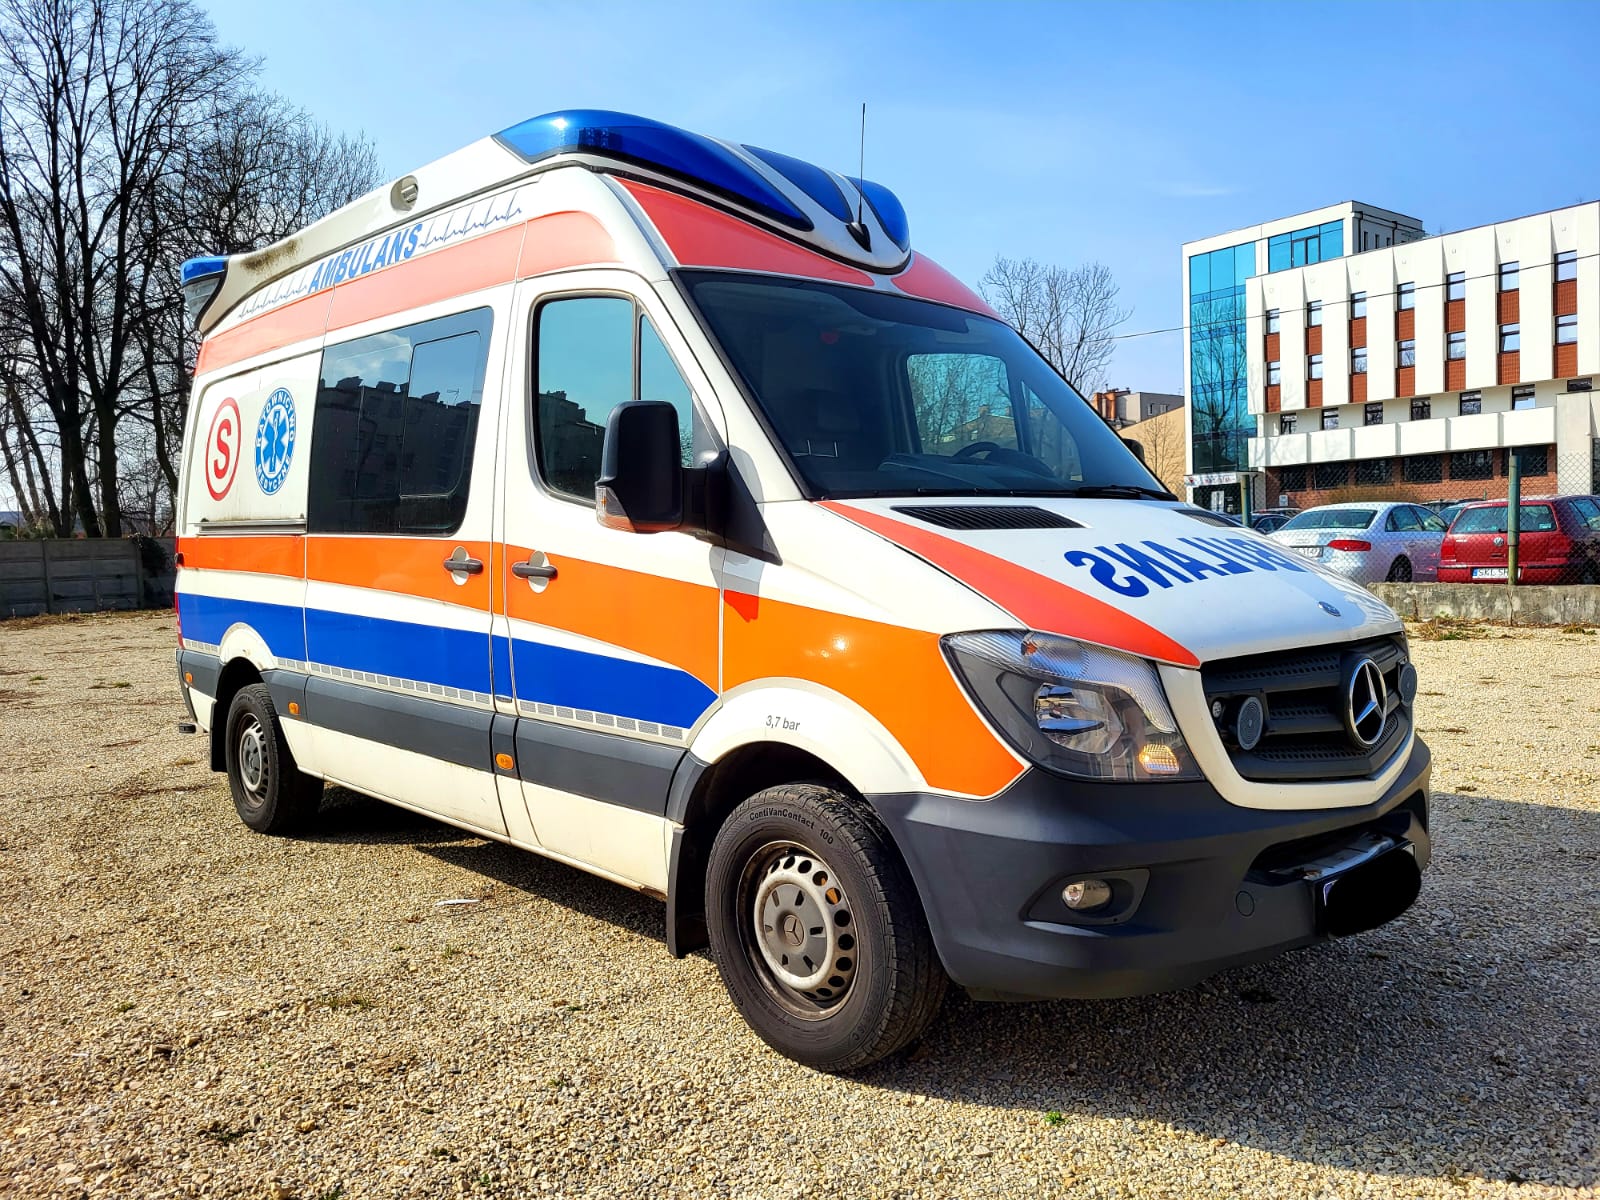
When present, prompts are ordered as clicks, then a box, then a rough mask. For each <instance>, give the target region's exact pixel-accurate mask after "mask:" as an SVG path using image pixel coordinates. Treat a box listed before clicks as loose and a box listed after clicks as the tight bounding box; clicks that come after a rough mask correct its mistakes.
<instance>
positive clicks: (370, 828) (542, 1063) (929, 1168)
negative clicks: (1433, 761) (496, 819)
mask: <svg viewBox="0 0 1600 1200" xmlns="http://www.w3.org/2000/svg"><path fill="white" fill-rule="evenodd" d="M1446 633H1447V635H1448V636H1449V637H1450V638H1451V640H1439V641H1415V642H1414V650H1415V653H1416V656H1417V659H1418V661H1419V665H1420V666H1421V669H1422V672H1423V688H1424V692H1423V698H1422V708H1421V713H1420V717H1421V726H1422V728H1423V729H1424V730H1425V731H1426V732H1427V734H1428V736H1429V737H1430V740H1431V741H1432V744H1433V747H1434V751H1435V754H1436V756H1437V761H1438V765H1437V768H1436V773H1435V775H1434V784H1435V786H1436V787H1437V788H1438V791H1437V793H1436V796H1435V804H1436V809H1435V812H1436V826H1437V830H1438V843H1437V856H1436V858H1435V862H1434V869H1433V871H1432V872H1430V874H1429V876H1428V878H1427V882H1426V883H1425V885H1424V890H1423V895H1422V899H1421V900H1420V901H1419V902H1418V904H1417V906H1416V907H1415V908H1413V909H1412V911H1411V912H1410V913H1408V914H1407V915H1406V916H1404V917H1402V918H1401V919H1400V920H1398V921H1396V922H1395V923H1393V924H1392V925H1390V926H1388V927H1386V928H1384V929H1382V930H1379V931H1377V932H1376V933H1374V934H1371V935H1368V936H1366V937H1362V938H1358V939H1355V940H1351V941H1347V942H1341V943H1338V944H1334V945H1329V946H1325V947H1319V948H1315V949H1312V950H1308V951H1303V952H1301V953H1298V954H1294V955H1291V956H1289V957H1287V958H1283V959H1280V960H1278V961H1276V962H1272V963H1268V964H1265V965H1262V966H1258V967H1253V968H1249V969H1244V970H1236V971H1232V972H1229V973H1227V974H1224V975H1222V976H1219V977H1217V978H1215V979H1213V980H1211V981H1210V982H1208V983H1207V984H1205V985H1203V986H1201V987H1199V988H1195V989H1192V990H1190V991H1187V992H1183V993H1180V994H1176V995H1167V996H1156V997H1149V998H1145V999H1139V1000H1124V1001H1103V1002H1096V1003H1087V1002H1080V1003H1058V1004H1049V1005H1022V1006H992V1005H981V1004H976V1003H973V1002H970V1001H968V1000H966V999H964V998H960V999H956V1000H953V1001H952V1002H951V1003H950V1004H949V1006H948V1007H947V1008H946V1009H945V1010H944V1012H943V1014H942V1016H941V1017H940V1019H939V1020H938V1022H937V1024H936V1025H935V1027H934V1029H933V1031H932V1033H931V1034H930V1036H929V1037H928V1038H927V1039H925V1041H924V1042H923V1043H922V1044H921V1045H920V1046H919V1047H918V1048H916V1049H915V1050H914V1051H913V1052H912V1053H911V1055H910V1057H909V1058H908V1059H902V1060H900V1061H897V1062H891V1063H888V1064H884V1065H881V1066H879V1067H877V1068H874V1069H872V1070H871V1071H869V1072H867V1073H866V1074H864V1075H861V1076H858V1077H856V1078H853V1079H840V1078H832V1077H829V1076H825V1075H819V1074H816V1073H814V1072H811V1071H809V1070H806V1069H804V1068H802V1067H799V1066H796V1065H794V1064H792V1063H790V1062H788V1061H786V1060H784V1059H782V1058H779V1057H778V1056H777V1055H775V1054H773V1053H771V1052H770V1051H768V1050H767V1049H766V1048H765V1047H764V1046H763V1045H762V1044H761V1043H760V1042H758V1041H757V1040H756V1039H755V1037H754V1036H752V1035H751V1034H750V1033H749V1032H748V1031H747V1030H746V1029H745V1027H744V1025H743V1024H742V1023H741V1021H740V1020H739V1018H738V1016H737V1014H736V1013H734V1011H733V1010H732V1008H731V1007H730V1005H729V1003H728V1001H727V999H726V998H725V996H724V994H723V991H722V988H721V985H720V983H719V981H718V979H717V975H716V971H715V969H714V967H713V966H712V964H711V962H710V961H709V959H707V958H706V957H705V956H704V955H703V954H701V955H694V956H691V957H690V958H688V959H686V960H684V961H681V962H679V961H674V960H673V959H671V958H670V957H668V955H667V953H666V951H665V949H664V948H663V946H662V943H661V924H662V910H661V907H660V906H659V905H658V904H657V903H656V902H654V901H651V900H649V899H646V898H644V897H642V896H638V895H635V894H633V893H630V892H628V891H626V890H623V889H620V888H616V887H613V886H612V885H610V884H606V883H603V882H601V881H599V880H595V879H591V878H590V877H588V876H585V875H583V874H581V873H579V872H576V871H573V870H571V869H568V868H566V867H563V866H560V865H557V864H554V863H549V862H546V861H544V860H542V859H540V858H538V857H536V856H534V855H530V854H523V853H520V852H516V851H513V850H510V849H507V848H504V847H501V846H498V845H496V844H494V843H489V842H484V841H482V840H480V839H478V838H475V837H470V836H467V835H464V834H462V833H460V832H458V831H456V830H454V829H450V828H447V827H445V826H442V825H438V824H435V823H433V822H429V821H426V820H422V819H419V818H415V817H412V816H410V815H408V814H405V813H403V812H400V811H399V810H395V809H389V808H385V807H384V806H382V805H379V804H376V803H374V802H371V801H367V800H364V799H361V798H359V797H355V796H352V795H349V794H348V793H330V796H331V800H332V803H331V805H330V807H329V809H328V811H326V812H325V813H324V817H323V820H322V821H321V823H320V826H319V828H318V830H317V832H316V833H314V834H313V835H312V836H310V837H307V838H303V839H298V840H282V839H273V838H265V837H261V836H259V835H256V834H252V833H250V832H249V831H247V830H246V829H245V828H244V827H243V826H242V825H240V824H239V823H238V821H237V820H236V818H235V817H234V814H233V811H232V807H231V805H230V803H229V800H228V793H227V789H226V786H225V784H224V783H223V782H222V778H221V776H217V775H212V774H211V773H210V772H209V771H207V770H206V769H205V767H204V765H203V764H202V763H201V762H200V761H199V760H200V759H201V758H202V757H203V755H204V748H203V746H202V745H201V743H200V741H199V739H196V738H186V737H183V736H181V735H179V734H178V733H177V732H176V731H175V723H176V722H177V720H178V719H179V718H180V716H181V709H180V704H179V701H178V699H177V697H176V694H175V686H174V680H173V677H172V676H173V667H172V656H171V650H172V647H173V644H174V643H173V631H172V623H171V618H170V616H169V615H167V614H141V615H129V616H106V617H97V618H86V619H80V620H73V621H65V622H58V623H47V624H38V625H31V626H30V625H27V624H26V623H22V624H19V623H11V624H5V625H0V897H3V899H0V913H3V919H0V990H3V994H0V1195H4V1196H18V1197H24V1196H26V1197H33V1196H79V1195H83V1194H90V1195H117V1196H138V1197H141V1198H144V1197H151V1198H153V1197H158V1196H247V1197H266V1198H274V1197H275V1198H278V1200H284V1198H287V1197H296V1198H299V1200H333V1198H334V1197H352V1198H353V1197H367V1196H444V1195H493V1196H524V1195H527V1196H539V1195H546V1194H548V1195H557V1196H578V1195H593V1196H633V1195H674V1196H677V1195H682V1196H737V1197H746V1196H749V1197H835V1196H837V1197H851V1198H853V1197H858V1196H863V1197H864V1196H939V1197H952V1196H963V1197H979V1196H982V1197H993V1196H1019V1197H1021V1196H1026V1197H1030V1198H1031V1197H1043V1196H1057V1195H1064V1196H1074V1197H1076V1196H1093V1197H1117V1196H1141V1197H1142V1196H1172V1197H1194V1196H1213V1195H1215V1196H1240V1195H1248V1196H1251V1197H1272V1196H1283V1197H1356V1196H1450V1197H1476V1196H1518V1197H1521V1196H1554V1195H1562V1196H1574V1195H1594V1194H1596V1185H1597V1184H1600V1119H1597V1105H1596V1099H1595V1096H1596V1092H1597V1087H1596V1085H1597V1084H1600V1000H1597V997H1600V971H1597V969H1596V963H1597V960H1600V954H1597V947H1600V923H1597V912H1600V889H1597V884H1596V878H1597V876H1600V687H1597V685H1596V680H1597V679H1600V637H1596V636H1584V635H1582V634H1576V633H1558V632H1554V631H1541V632H1518V633H1515V634H1514V635H1509V634H1507V633H1506V632H1505V631H1503V630H1489V631H1487V634H1488V636H1486V637H1481V638H1467V637H1461V636H1460V635H1459V634H1458V632H1457V631H1455V630H1447V631H1446ZM1558 755H1559V757H1558ZM456 899H466V900H472V901H475V903H471V904H456V905H440V903H439V902H440V901H445V900H456Z"/></svg>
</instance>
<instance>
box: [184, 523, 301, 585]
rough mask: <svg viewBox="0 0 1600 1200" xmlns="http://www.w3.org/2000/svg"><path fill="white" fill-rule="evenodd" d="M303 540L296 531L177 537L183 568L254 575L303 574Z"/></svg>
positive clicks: (295, 577)
mask: <svg viewBox="0 0 1600 1200" xmlns="http://www.w3.org/2000/svg"><path fill="white" fill-rule="evenodd" d="M304 542H305V539H304V538H303V537H301V536H300V535H299V534H293V533H275V534H255V535H249V534H246V535H244V536H240V537H223V536H221V535H218V536H207V537H185V538H179V539H178V552H179V553H180V554H182V555H183V566H184V569H185V570H199V571H250V572H252V573H253V574H257V575H286V576H288V577H289V578H290V579H300V578H303V577H304V575H305V563H306V554H305V545H304Z"/></svg>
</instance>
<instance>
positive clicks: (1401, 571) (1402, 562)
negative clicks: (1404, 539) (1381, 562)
mask: <svg viewBox="0 0 1600 1200" xmlns="http://www.w3.org/2000/svg"><path fill="white" fill-rule="evenodd" d="M1389 582H1390V583H1410V582H1411V560H1410V559H1409V558H1407V557H1406V556H1405V555H1403V554H1402V555H1401V556H1400V557H1399V558H1397V559H1395V560H1394V562H1392V563H1390V564H1389Z"/></svg>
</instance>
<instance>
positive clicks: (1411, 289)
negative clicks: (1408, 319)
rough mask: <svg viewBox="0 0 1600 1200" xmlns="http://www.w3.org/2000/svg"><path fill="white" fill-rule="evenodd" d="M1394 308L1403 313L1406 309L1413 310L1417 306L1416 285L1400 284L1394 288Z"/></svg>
mask: <svg viewBox="0 0 1600 1200" xmlns="http://www.w3.org/2000/svg"><path fill="white" fill-rule="evenodd" d="M1394 306H1395V308H1396V309H1398V310H1399V311H1401V312H1405V311H1406V309H1408V308H1415V307H1416V306H1417V285H1416V284H1414V283H1402V284H1401V285H1400V286H1399V287H1398V288H1396V289H1395V293H1394Z"/></svg>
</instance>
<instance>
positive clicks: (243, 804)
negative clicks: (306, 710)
mask: <svg viewBox="0 0 1600 1200" xmlns="http://www.w3.org/2000/svg"><path fill="white" fill-rule="evenodd" d="M226 732H227V740H226V742H225V743H224V752H225V755H226V762H227V769H228V788H229V790H230V791H231V792H232V793H233V807H234V808H235V809H237V810H238V813H239V819H240V820H241V821H243V822H244V823H245V824H246V825H248V826H249V827H250V828H251V829H254V830H255V831H256V832H257V833H273V834H284V833H293V832H295V831H296V830H298V829H302V828H304V827H305V826H306V824H307V823H308V822H309V821H310V820H311V818H312V817H313V816H315V815H316V812H317V805H318V803H319V802H320V801H321V799H322V780H320V779H315V778H313V777H311V776H310V775H305V774H302V773H301V771H300V769H299V768H298V767H297V766H295V762H294V754H293V752H291V751H290V749H289V743H288V742H287V741H286V740H285V739H284V736H283V727H282V725H280V724H279V722H278V710H277V709H276V708H275V707H274V706H273V703H272V693H271V692H270V691H268V690H267V685H266V684H264V683H253V684H251V685H249V686H248V687H243V688H240V689H239V691H238V693H237V694H236V695H235V696H234V698H233V703H232V704H230V705H229V706H228V724H227V727H226Z"/></svg>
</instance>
